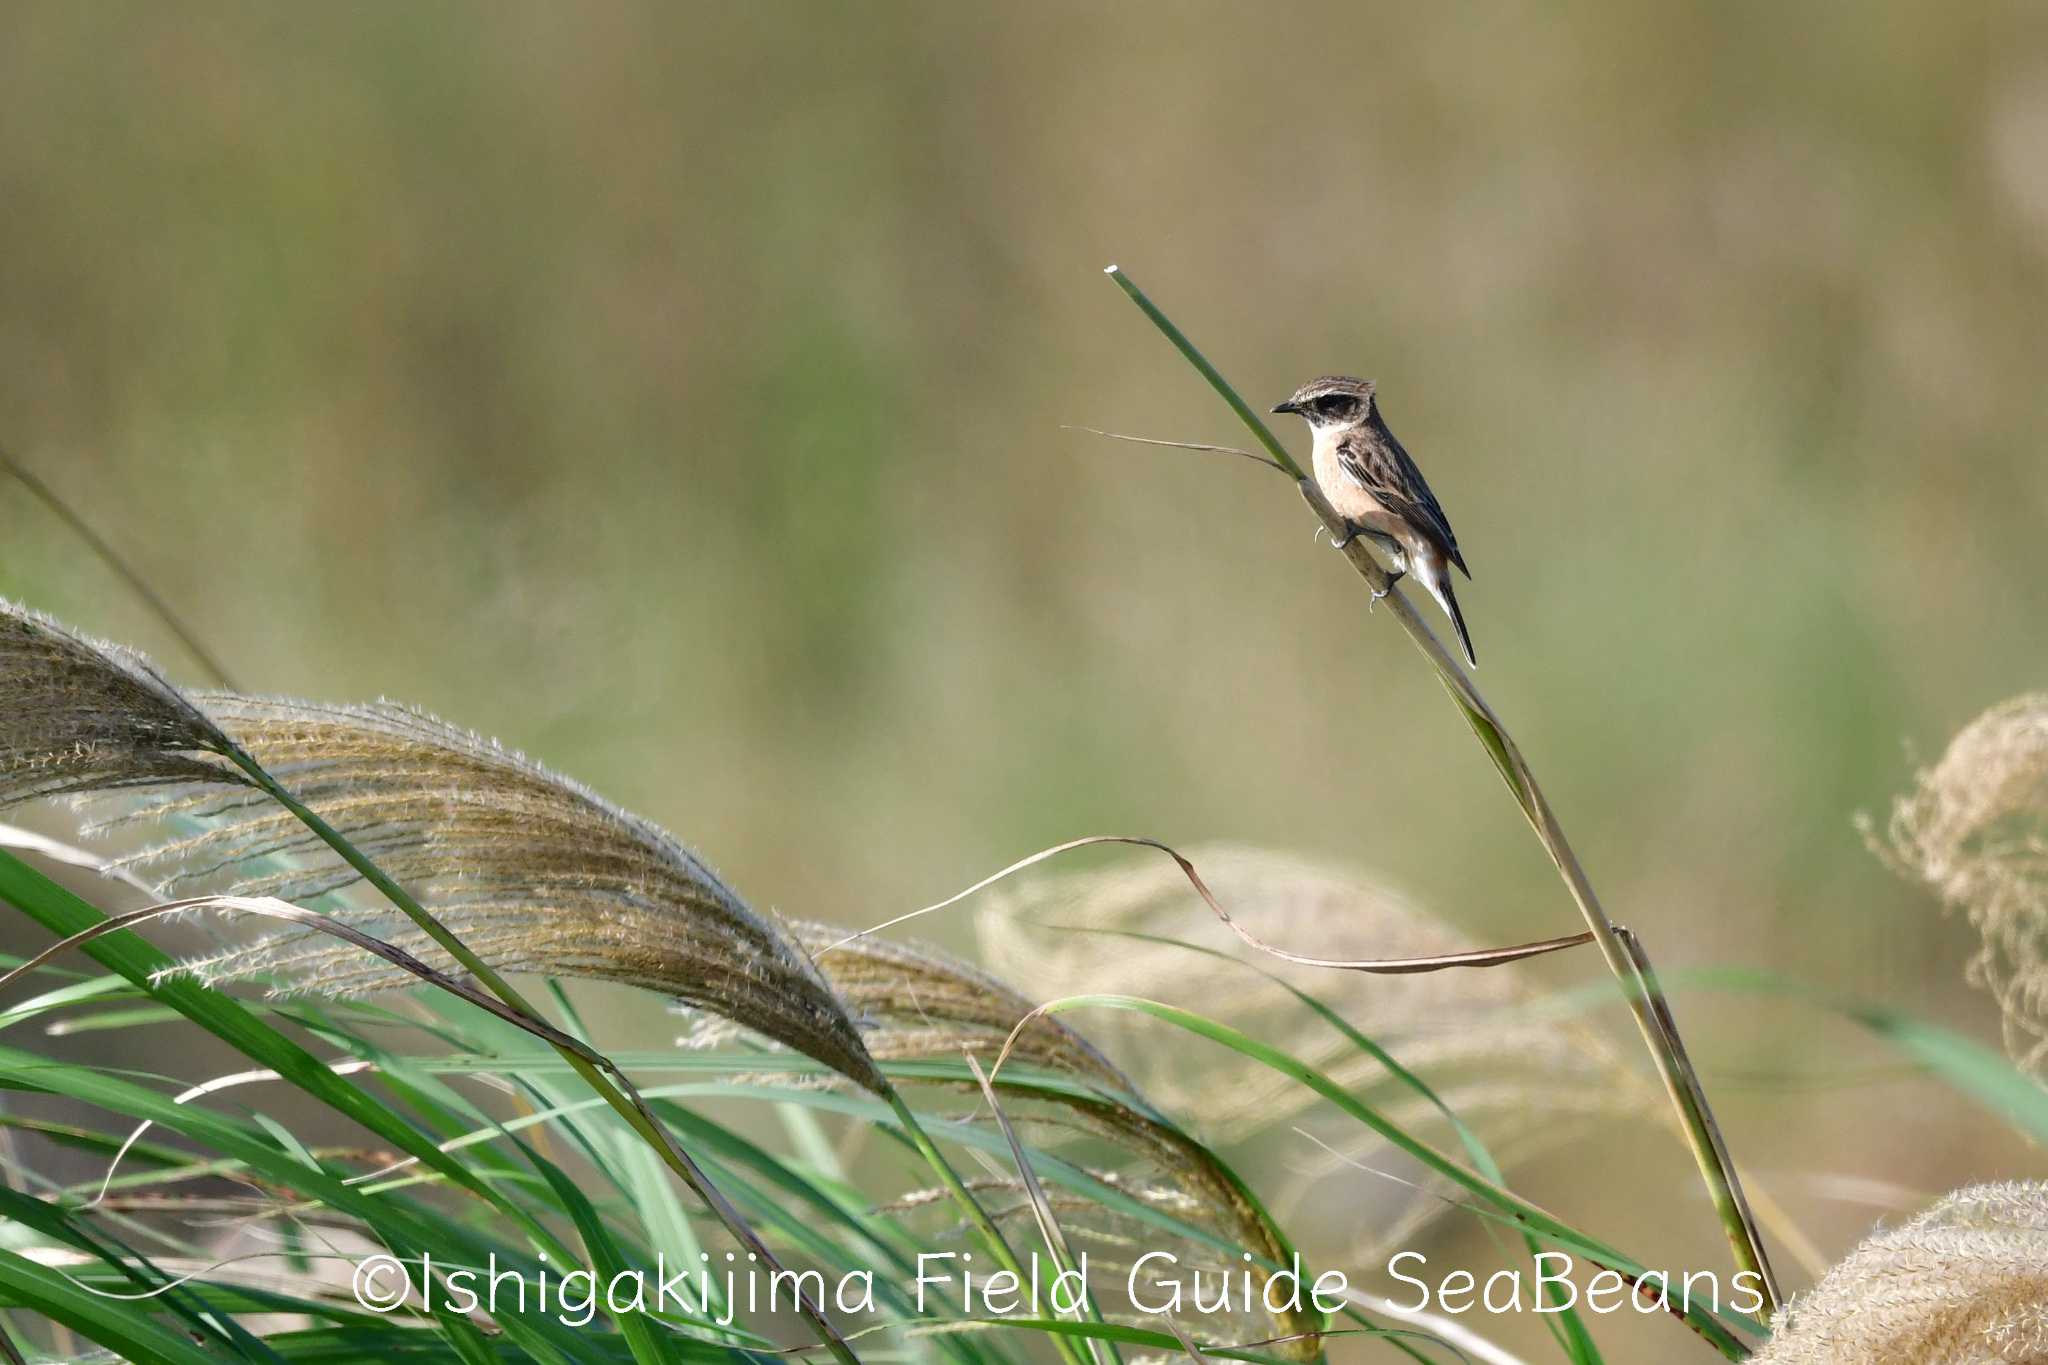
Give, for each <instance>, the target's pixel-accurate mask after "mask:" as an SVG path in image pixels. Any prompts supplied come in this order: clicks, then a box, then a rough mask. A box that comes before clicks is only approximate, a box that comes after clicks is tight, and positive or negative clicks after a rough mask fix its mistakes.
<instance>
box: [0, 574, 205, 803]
mask: <svg viewBox="0 0 2048 1365" xmlns="http://www.w3.org/2000/svg"><path fill="white" fill-rule="evenodd" d="M230 747H231V745H230V742H229V740H228V738H227V736H226V735H224V734H222V733H221V731H220V730H219V728H218V727H216V726H215V725H214V723H213V721H212V720H211V719H210V718H208V717H207V716H206V714H205V713H204V712H202V711H201V710H200V709H199V708H198V707H197V706H196V705H194V704H193V702H192V701H191V699H190V698H188V697H186V696H185V695H184V694H183V693H181V692H180V691H178V689H177V688H175V687H173V686H171V684H170V683H169V682H167V681H166V680H165V679H164V677H163V675H162V674H160V673H158V672H157V671H156V669H155V667H154V666H152V665H151V664H150V662H149V661H148V660H147V659H144V658H143V657H142V656H141V655H139V654H135V653H132V652H131V651H129V650H126V649H122V648H121V647H120V646H118V645H110V644H104V643H101V642H100V641H97V640H91V639H88V638H86V637H85V636H82V635H76V634H73V633H72V632H71V631H69V630H66V629H65V628H64V627H63V626H60V625H58V624H57V623H56V622H55V621H53V620H51V619H50V618H49V617H47V616H44V615H42V614H41V613H39V612H33V611H30V610H28V609H27V608H25V607H20V606H17V605H15V604H14V603H12V602H8V601H6V600H5V599H0V806H4V805H11V804H14V803H16V802H21V801H29V800H33V799H35V798H37V797H44V796H62V795H66V794H69V793H74V792H88V791H106V790H110V789H113V788H119V787H137V786H147V785H150V784H153V783H159V782H174V781H202V782H218V783H229V784H240V783H242V782H243V781H244V779H243V778H242V776H241V774H240V773H238V772H236V771H235V770H234V769H233V768H231V767H230V766H228V764H227V762H226V761H225V758H224V755H225V754H226V753H227V752H228V751H229V749H230Z"/></svg>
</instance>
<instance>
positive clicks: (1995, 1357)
mask: <svg viewBox="0 0 2048 1365" xmlns="http://www.w3.org/2000/svg"><path fill="white" fill-rule="evenodd" d="M1772 1327H1773V1329H1774V1330H1773V1332H1772V1336H1771V1340H1770V1341H1769V1343H1767V1344H1766V1345H1765V1346H1764V1347H1763V1348H1762V1349H1761V1350H1759V1351H1758V1352H1757V1353H1756V1355H1754V1356H1752V1357H1751V1358H1750V1359H1751V1361H1752V1365H1995V1363H1997V1362H2010V1363H2011V1365H2035V1363H2036V1362H2039V1361H2041V1360H2044V1359H2048V1184H2042V1183H2039V1182H2011V1183H2006V1184H1996V1185H1975V1186H1971V1187H1970V1188H1968V1189H1963V1190H1958V1191H1956V1192H1955V1193H1953V1194H1951V1195H1949V1196H1948V1197H1947V1198H1945V1199H1943V1200H1941V1201H1940V1202H1939V1203H1937V1204H1935V1205H1934V1206H1933V1207H1932V1208H1930V1209H1928V1210H1927V1211H1926V1212H1924V1213H1921V1214H1919V1215H1918V1216H1916V1217H1914V1218H1912V1219H1911V1220H1909V1221H1907V1222H1906V1223H1903V1224H1901V1225H1900V1226H1898V1227H1896V1228H1890V1229H1887V1230H1883V1231H1880V1232H1878V1233H1876V1234H1874V1235H1873V1236H1871V1237H1870V1238H1869V1239H1867V1240H1866V1241H1864V1242H1863V1243H1862V1244H1861V1245H1860V1246H1858V1247H1857V1248H1856V1249H1855V1250H1854V1251H1852V1252H1850V1253H1849V1255H1848V1256H1847V1257H1846V1258H1844V1259H1843V1261H1842V1262H1841V1263H1840V1264H1839V1265H1837V1266H1835V1268H1834V1269H1832V1270H1830V1271H1829V1272H1828V1273H1827V1274H1826V1275H1825V1276H1824V1277H1823V1278H1822V1279H1821V1281H1820V1283H1819V1284H1817V1285H1815V1286H1814V1287H1813V1288H1812V1289H1811V1290H1809V1291H1808V1292H1807V1293H1805V1294H1802V1295H1800V1296H1799V1297H1798V1298H1796V1299H1794V1300H1792V1302H1791V1303H1789V1304H1787V1305H1786V1307H1785V1310H1784V1311H1783V1312H1782V1313H1781V1314H1779V1316H1778V1320H1777V1321H1776V1322H1775V1323H1773V1324H1772Z"/></svg>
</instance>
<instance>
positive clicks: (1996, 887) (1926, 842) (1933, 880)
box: [1865, 693, 2048, 1081]
mask: <svg viewBox="0 0 2048 1365" xmlns="http://www.w3.org/2000/svg"><path fill="white" fill-rule="evenodd" d="M1865 833H1866V835H1867V836H1869V837H1870V839H1871V846H1872V847H1873V848H1874V849H1875V850H1876V851H1877V853H1878V854H1879V856H1881V857H1883V858H1884V859H1885V861H1887V862H1888V863H1890V864H1891V865H1892V866H1893V867H1894V868H1896V869H1897V870H1899V871H1900V872H1901V873H1903V874H1904V875H1906V876H1907V877H1910V878H1912V879H1914V880H1916V881H1919V882H1922V883H1924V884H1925V885H1926V886H1927V887H1928V888H1929V889H1931V890H1933V891H1934V892H1935V893H1936V894H1937V895H1939V896H1940V897H1941V899H1942V901H1943V903H1944V904H1946V905H1948V906H1949V907H1950V908H1952V909H1960V910H1962V911H1963V912H1964V913H1965V914H1966V915H1967V916H1968V917H1969V921H1970V924H1971V927H1973V928H1974V929H1976V931H1977V932H1978V934H1979V935H1980V936H1981V938H1982V940H1983V944H1982V947H1981V948H1980V949H1979V950H1978V952H1977V955H1976V956H1975V957H1974V958H1972V959H1971V962H1970V967H1969V979H1970V981H1971V983H1972V984H1973V985H1977V986H1980V987H1982V988H1983V989H1985V990H1987V991H1989V992H1990V993H1991V995H1992V997H1993V998H1994V999H1995V1000H1997V1002H1998V1007H1999V1010H2000V1012H2001V1014H2002V1015H2003V1016H2004V1021H2005V1039H2006V1047H2007V1050H2008V1051H2009V1052H2010V1053H2011V1054H2012V1056H2013V1059H2014V1060H2015V1061H2016V1062H2018V1063H2019V1064H2020V1065H2021V1066H2022V1067H2024V1068H2026V1069H2027V1070H2028V1071H2029V1072H2031V1073H2032V1074H2033V1075H2034V1076H2035V1077H2036V1078H2037V1079H2040V1080H2043V1081H2048V693H2035V694H2032V695H2029V696H2022V697H2015V698H2013V699H2012V700H2011V701H2007V702H2004V703H2002V704H2000V705H1998V706H1994V707H1992V708H1991V709H1990V710H1989V711H1986V712H1985V713H1984V714H1983V715H1981V716H1979V717H1977V719H1975V720H1973V721H1971V722H1970V723H1969V724H1968V725H1967V726H1965V727H1963V729H1962V731H1961V732H1960V733H1958V734H1957V735H1956V737H1955V738H1954V739H1953V740H1951V741H1950V742H1949V746H1948V750H1947V752H1946V753H1944V754H1943V755H1942V756H1941V759H1940V761H1939V762H1937V763H1936V764H1935V765H1934V766H1933V767H1931V768H1927V769H1924V770H1923V771H1922V772H1920V774H1919V775H1918V779H1917V782H1916V785H1915V787H1914V789H1913V791H1912V792H1910V793H1909V794H1907V795H1905V796H1902V797H1900V798H1899V800H1898V801H1897V802H1896V803H1895V804H1894V806H1893V808H1892V815H1891V820H1890V822H1889V823H1888V824H1887V825H1886V827H1885V830H1884V833H1883V835H1882V836H1879V835H1877V834H1876V833H1875V832H1874V831H1873V830H1870V829H1867V828H1866V831H1865Z"/></svg>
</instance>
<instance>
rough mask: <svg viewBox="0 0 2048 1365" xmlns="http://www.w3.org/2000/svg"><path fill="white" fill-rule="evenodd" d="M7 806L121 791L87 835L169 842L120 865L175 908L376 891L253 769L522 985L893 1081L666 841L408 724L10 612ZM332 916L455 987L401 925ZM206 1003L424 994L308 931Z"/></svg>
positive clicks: (576, 790) (401, 714)
mask: <svg viewBox="0 0 2048 1365" xmlns="http://www.w3.org/2000/svg"><path fill="white" fill-rule="evenodd" d="M0 702H4V710H0V804H7V803H12V802H16V801H21V800H27V799H30V798H33V797H38V796H48V795H54V794H72V795H88V794H95V793H98V794H104V793H109V792H112V793H118V794H120V795H122V796H123V797H125V798H130V800H129V801H128V802H127V805H128V808H127V809H126V810H125V811H124V812H123V813H121V814H119V815H117V816H115V817H113V818H112V819H110V820H107V821H105V822H102V824H100V825H99V826H96V827H94V828H95V829H96V830H97V831H98V832H102V833H104V832H106V831H107V830H108V829H109V828H111V827H126V826H128V825H131V824H148V825H150V826H152V827H153V828H156V829H169V830H172V831H174V832H173V833H172V834H171V835H170V836H169V837H166V838H164V839H162V840H161V841H160V842H157V843H154V844H152V845H150V846H148V847H146V848H144V849H143V850H142V851H141V852H139V853H136V854H133V855H130V856H129V857H127V858H125V859H123V860H120V864H121V866H123V867H124V868H125V869H126V870H128V871H130V872H133V873H137V874H139V875H141V876H143V877H144V878H145V879H146V880H148V881H149V882H151V883H152V884H154V885H157V886H158V887H159V888H160V889H162V890H163V891H164V893H165V894H166V895H173V894H178V893H179V892H181V891H187V890H191V889H196V888H199V887H204V888H206V889H207V890H212V891H220V892H223V893H225V894H231V895H241V896H276V897H279V898H281V899H285V900H294V901H308V900H316V899H318V898H320V897H323V896H330V895H331V894H332V893H337V892H344V891H347V890H348V889H350V888H352V887H353V886H354V885H355V884H356V883H357V882H358V881H359V880H360V878H359V876H358V874H357V873H356V872H355V871H354V869H352V868H350V867H348V866H347V865H346V864H344V863H343V862H342V861H341V860H340V859H339V858H338V857H337V856H336V855H335V854H334V853H333V852H332V851H331V850H330V849H329V848H328V847H327V846H326V845H325V844H323V843H322V842H320V840H318V839H317V838H316V837H315V836H314V835H313V834H312V833H311V832H310V831H308V830H307V828H306V827H305V826H304V825H303V824H301V823H300V822H299V820H298V819H297V818H296V817H294V816H293V815H292V814H291V813H289V812H288V811H286V810H284V809H283V808H281V807H280V806H278V805H277V804H276V803H275V802H273V801H272V800H271V799H270V798H269V797H268V796H267V795H265V794H264V793H262V792H259V791H256V790H253V789H252V788H251V787H250V786H249V785H248V782H247V781H246V779H244V778H243V776H242V775H241V774H240V773H238V772H236V771H234V770H233V769H231V768H229V767H228V766H227V764H226V763H225V762H223V761H221V760H222V758H223V757H224V756H225V755H227V754H230V753H232V752H234V751H235V750H236V749H237V748H239V749H240V750H241V751H242V752H244V753H246V754H248V755H250V756H252V757H253V758H254V759H255V760H256V761H257V762H258V763H259V764H260V765H261V766H262V767H264V768H265V769H266V770H268V771H269V772H270V773H271V775H272V776H274V777H276V778H278V779H280V780H281V781H282V782H283V783H284V785H285V786H286V787H287V788H288V789H290V790H291V791H292V792H293V793H294V794H295V795H296V796H297V797H298V798H299V799H300V800H301V801H303V802H304V803H305V804H306V805H307V806H308V807H310V808H311V809H312V810H314V811H315V812H316V813H317V814H319V815H320V816H322V817H323V818H325V819H326V820H327V821H328V822H329V823H330V824H332V825H333V826H334V827H335V828H337V829H339V830H340V831H341V832H342V833H343V834H344V835H346V836H347V837H348V838H349V839H350V841H351V842H353V843H354V844H355V845H356V846H357V847H358V848H359V849H360V850H361V851H362V852H364V853H365V854H367V855H368V856H369V857H370V858H371V859H373V860H374V861H375V862H377V864H378V865H379V866H380V867H382V868H383V869H384V870H385V871H386V872H387V873H389V874H390V875H391V876H393V877H394V878H396V879H397V880H398V881H399V882H400V883H401V884H404V885H406V886H407V887H409V888H410V889H411V890H412V891H413V893H414V894H415V895H416V896H418V897H419V898H420V900H421V901H422V902H423V903H424V904H425V905H426V906H427V907H428V908H429V909H430V910H432V911H433V912H434V913H435V914H436V915H437V916H439V917H440V918H441V919H442V920H443V922H444V923H446V924H447V925H448V926H449V928H451V929H452V930H453V931H454V932H455V933H456V934H457V935H458V936H459V937H461V938H462V939H464V940H465V941H466V942H467V943H469V944H470V946H471V947H472V948H473V949H475V950H476V951H477V952H479V953H481V954H482V955H483V956H484V958H485V960H487V961H491V962H493V963H494V964H495V965H498V966H500V967H503V968H505V969H507V970H547V971H555V972H565V973H570V974H602V975H607V976H609V977H610V978H611V979H615V980H624V981H629V982H631V983H633V984H638V985H643V986H648V987H650V988H653V989H657V990H662V991H665V992H667V993H668V994H670V995H673V996H675V997H677V998H679V999H681V1000H684V1001H685V1002H687V1003H689V1004H691V1005H694V1006H697V1007H699V1008H702V1009H706V1010H710V1011H713V1012H716V1013H718V1014H721V1015H723V1016H725V1017H727V1018H730V1019H733V1020H735V1021H736V1022H738V1023H740V1024H742V1025H744V1026H745V1027H747V1028H749V1029H751V1030H754V1031H755V1032H758V1033H760V1034H763V1035H765V1036H766V1037H768V1038H771V1039H773V1040H775V1041H776V1042H779V1043H782V1044H785V1045H787V1046H789V1047H792V1048H795V1049H796V1050H798V1051H800V1052H803V1053H806V1054H808V1055H810V1056H812V1057H814V1058H816V1059H817V1060H818V1061H820V1062H822V1063H824V1064H825V1065H827V1066H829V1067H831V1068H833V1069H834V1070H835V1071H838V1072H841V1073H842V1074H844V1075H847V1076H849V1077H851V1078H852V1079H853V1080H855V1081H857V1082H860V1083H861V1084H863V1085H865V1086H867V1087H868V1088H870V1089H880V1088H881V1087H882V1085H883V1082H882V1079H881V1073H880V1072H879V1071H878V1070H877V1069H876V1067H875V1064H874V1062H873V1060H872V1059H871V1058H870V1057H869V1056H868V1054H867V1051H866V1049H865V1048H864V1047H863V1046H862V1045H861V1041H860V1033H859V1030H858V1028H857V1026H856V1025H855V1024H854V1022H853V1020H852V1019H851V1018H850V1017H849V1016H848V1015H847V1013H846V1011H845V1010H844V1008H843V1007H842V1006H841V1005H840V1003H839V1001H838V1000H837V998H836V997H835V996H834V995H833V994H832V992H831V990H830V988H829V987H827V986H826V985H825V983H824V981H823V979H822V978H821V977H820V976H819V975H818V973H817V971H816V969H815V968H814V967H813V966H812V964H811V963H810V961H809V959H808V958H807V957H805V956H804V954H803V953H801V952H800V951H798V950H797V948H796V947H795V945H794V944H793V943H791V942H790V941H789V939H788V938H787V937H786V936H785V935H783V934H782V933H780V932H779V931H778V930H777V929H776V928H775V927H774V926H773V925H771V924H769V923H768V921H767V920H765V919H763V918H762V917H761V916H759V915H757V914H755V913H754V912H753V911H752V910H750V909H749V908H748V907H747V906H746V904H745V902H743V901H742V900H741V899H740V898H739V896H738V895H737V894H735V893H734V892H733V891H732V890H731V888H729V887H727V886H726V885H725V883H724V882H722V881H720V880H719V878H718V877H717V876H716V875H715V874H714V873H713V872H712V871H711V869H710V868H708V867H707V866H705V864H704V863H703V862H702V860H700V859H699V858H697V857H696V856H695V855H694V854H692V853H691V852H689V850H687V849H685V848H684V847H683V846H682V845H681V844H680V843H678V842H677V841H676V840H675V839H674V838H673V837H672V836H670V835H669V834H667V833H666V832H665V831H663V830H661V829H659V828H658V827H656V826H655V825H653V824H650V823H649V822H647V821H645V820H641V819H639V818H638V817H636V816H632V815H629V814H627V813H626V812H624V811H622V810H619V809H618V808H617V807H615V806H612V805H610V804H609V803H607V802H605V801H604V800H602V799H601V798H599V797H598V796H596V795H595V794H594V793H592V792H590V791H589V790H587V789H586V788H584V787H581V786H579V785H577V784H576V783H573V782H570V781H569V780H567V779H566V778H562V777H559V776H557V775H556V774H553V773H550V772H548V771H547V770H546V769H544V768H542V767H540V766H539V765H538V764H535V763H532V762H530V761H528V760H527V759H525V758H523V757H522V756H520V755H518V754H516V753H512V752H510V751H508V750H506V749H503V748H501V747H500V746H498V745H497V744H495V743H493V742H491V741H489V740H485V739H482V738H479V737H478V736H476V735H473V734H470V733H468V732H467V731H464V730H460V729H457V728H455V727H453V726H450V725H446V724H443V723H442V722H440V721H437V720H434V719H433V718H431V717H429V716H425V715H422V714H420V713H418V712H416V711H411V710H408V709H406V708H404V707H399V706H392V705H384V704H379V705H374V706H322V705H316V704H313V703H308V702H297V701H283V700H276V699H270V698H255V697H241V696H237V695H234V694H232V693H220V692H211V693H209V692H198V693H185V692H180V691H179V690H178V689H176V688H174V687H173V686H171V684H170V683H169V682H167V681H166V680H165V679H164V678H163V676H162V675H161V674H159V673H158V672H156V670H155V669H153V668H152V667H151V666H150V665H149V664H148V663H147V662H145V661H143V660H142V659H140V658H139V657H138V656H136V655H134V654H131V653H129V652H128V651H125V650H121V649H118V648H115V647H112V646H104V645H100V644H98V643H96V642H93V641H90V640H86V639H84V638H82V637H80V636H77V635H74V634H72V633H71V632H69V631H67V630H65V629H64V628H63V627H61V626H59V625H57V624H56V623H55V622H53V621H50V620H49V619H48V618H46V617H43V616H40V615H38V614H36V613H34V612H30V611H26V610H24V609H22V608H19V607H16V606H14V605H13V604H11V603H6V604H0ZM329 905H330V906H331V908H332V911H333V913H334V914H335V915H336V917H337V918H340V919H343V920H346V921H348V922H349V923H351V924H353V925H355V926H356V927H357V928H360V929H363V930H365V931H367V932H370V933H372V934H374V935H376V936H377V937H379V938H382V939H385V940H386V941H388V942H391V943H394V944H396V945H397V946H399V947H402V948H404V949H405V950H406V951H407V952H410V953H411V954H413V955H414V956H415V957H418V958H420V959H422V960H423V961H425V962H427V963H428V964H430V965H432V966H435V967H438V968H440V969H442V970H444V971H447V970H459V969H456V968H455V964H454V963H453V962H452V961H451V960H450V958H449V956H448V955H447V954H446V953H445V952H443V951H442V950H441V949H440V948H439V947H438V946H436V945H435V944H434V943H432V941H431V940H429V939H428V938H427V936H426V935H425V934H424V933H422V932H421V931H420V930H418V929H417V928H416V927H414V926H413V924H412V923H411V922H410V921H409V920H407V919H406V918H405V917H404V916H403V915H401V914H400V913H399V912H398V911H397V910H396V909H394V908H392V907H391V906H389V905H386V904H384V903H383V902H382V901H381V900H380V899H376V898H373V897H368V896H364V897H349V896H336V897H334V898H333V899H332V900H331V901H330V902H329ZM185 965H186V969H187V970H189V971H191V972H193V973H194V974H195V975H197V976H199V977H200V978H201V979H203V980H206V981H208V982H213V983H219V982H224V981H230V980H239V979H245V978H251V977H263V978H265V979H267V980H269V981H270V982H271V983H272V985H273V988H274V989H275V990H277V991H280V992H284V991H312V992H320V993H326V994H331V995H358V994H363V993H367V992H369V991H374V990H379V989H385V988H390V987H396V986H403V985H410V984H412V982H413V978H412V977H410V976H409V975H407V974H406V973H404V972H402V971H400V970H398V969H396V968H393V967H391V966H389V965H388V964H386V963H383V962H381V961H378V960H376V959H371V958H367V957H365V956H364V955H363V954H361V953H359V952H356V951H355V950H353V949H350V948H346V947H342V948H339V949H337V948H336V946H335V945H334V943H333V941H332V940H331V939H329V938H327V937H326V936H324V935H320V934H317V933H315V932H312V931H309V930H284V931H280V932H277V933H273V934H270V935H267V936H265V937H263V938H260V939H258V940H256V941H255V942H254V943H253V944H251V945H249V946H247V947H242V948H236V949H232V950H229V951H227V952H224V953H221V954H218V955H215V956H213V957H210V958H205V959H201V960H198V961H194V962H191V963H188V964H185Z"/></svg>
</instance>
